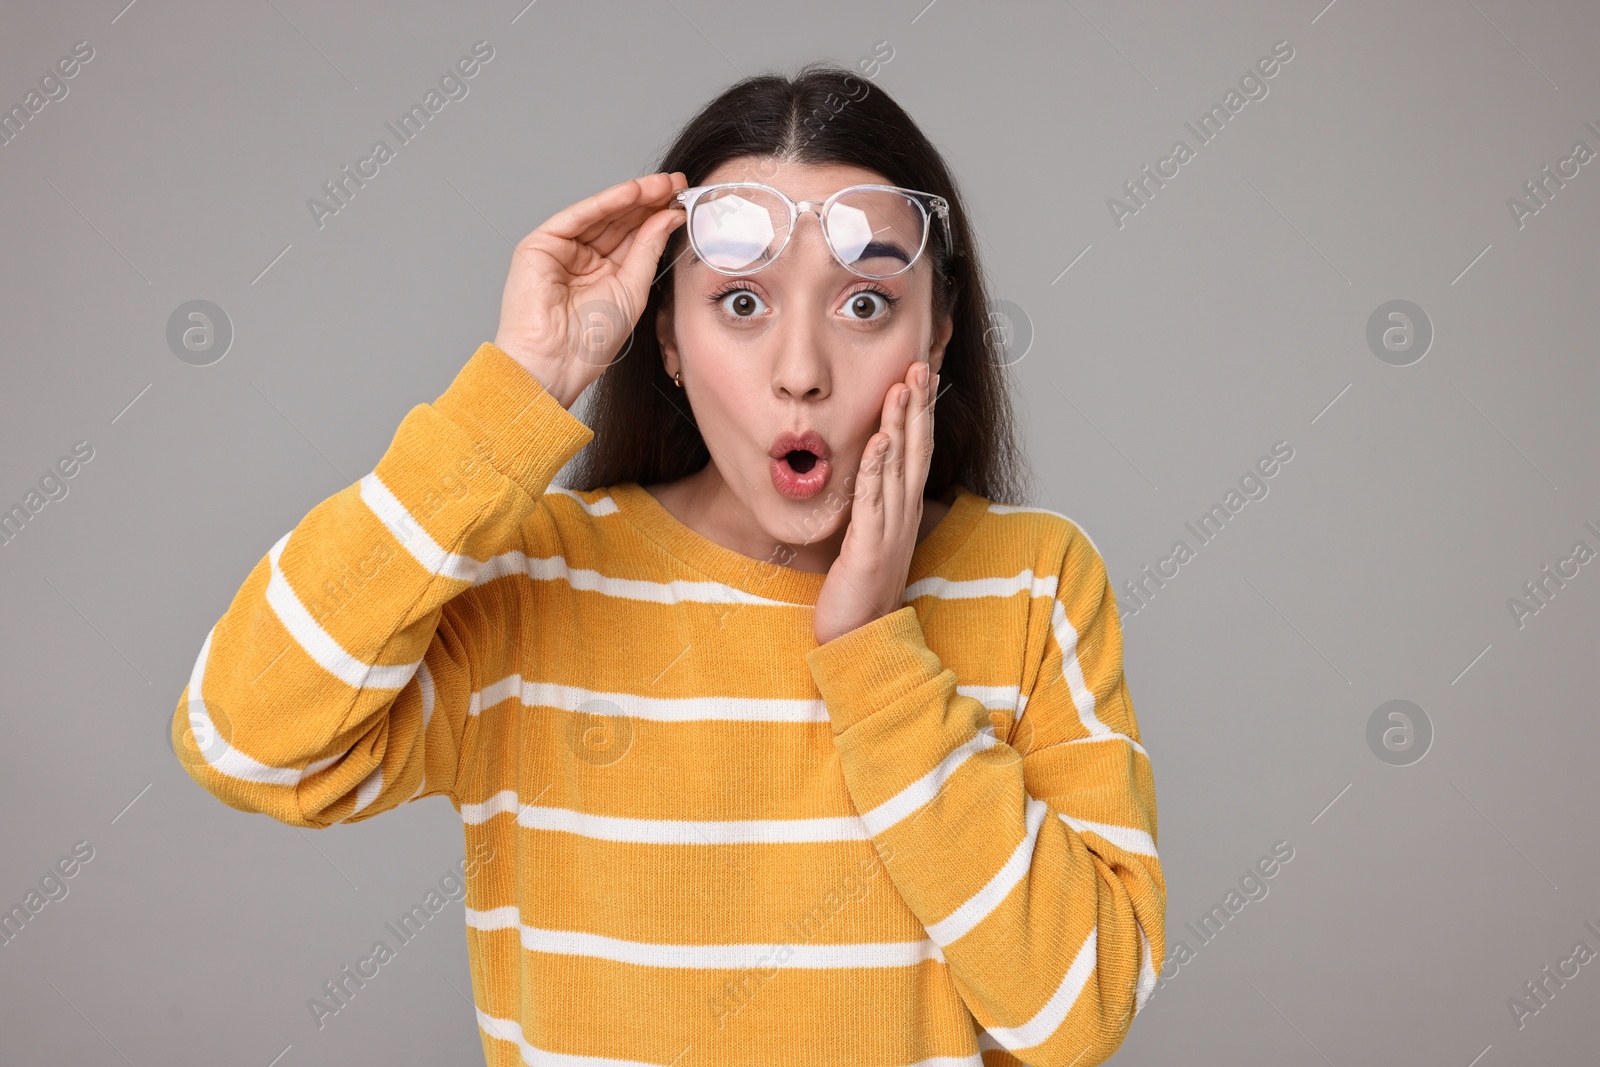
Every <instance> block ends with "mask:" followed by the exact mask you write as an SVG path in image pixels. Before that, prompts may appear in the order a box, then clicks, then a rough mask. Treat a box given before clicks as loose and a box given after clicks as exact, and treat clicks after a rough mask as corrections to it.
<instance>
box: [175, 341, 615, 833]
mask: <svg viewBox="0 0 1600 1067" xmlns="http://www.w3.org/2000/svg"><path fill="white" fill-rule="evenodd" d="M593 436H594V432H593V431H592V430H591V429H590V428H589V427H587V426H586V425H584V423H583V422H582V421H581V420H579V419H578V418H577V417H576V416H574V415H572V414H571V413H570V412H569V411H567V409H566V408H564V407H562V406H561V404H560V402H559V401H557V400H556V399H555V397H553V396H552V395H550V394H549V393H548V392H546V391H545V389H544V387H543V386H542V385H541V384H540V383H539V380H538V379H537V378H535V377H534V376H533V375H532V374H529V373H528V372H527V370H526V369H524V368H523V367H522V366H521V365H520V364H518V363H517V362H516V361H515V360H513V359H512V358H511V357H510V356H508V355H506V354H505V353H504V352H503V351H501V350H500V349H499V348H497V347H495V346H494V345H493V344H489V343H485V344H483V345H481V346H480V347H479V348H478V350H477V351H476V352H475V353H474V354H473V355H472V357H471V358H470V359H469V360H468V361H467V363H466V365H465V366H464V367H462V369H461V371H460V372H459V373H458V374H457V375H456V378H455V380H454V381H453V382H452V383H451V384H450V386H449V388H448V389H446V390H445V392H444V393H443V394H442V395H440V396H439V398H438V399H437V400H436V401H434V403H433V404H431V405H430V404H419V405H417V406H416V407H414V408H412V409H411V410H410V411H409V412H408V413H407V414H406V416H405V418H404V419H403V420H402V421H401V423H400V426H399V429H398V430H397V431H396V433H395V435H394V439H393V441H392V442H391V443H390V445H389V448H388V449H387V451H385V452H384V454H383V456H382V457H381V458H380V459H379V461H378V463H377V466H376V467H375V468H374V469H373V471H372V472H371V473H370V474H368V475H366V476H365V477H363V478H362V479H361V480H360V481H359V482H357V483H355V484H353V485H349V486H346V487H345V488H344V489H341V490H340V491H339V492H337V493H335V494H333V495H332V496H330V497H328V498H327V499H326V500H323V501H322V502H321V503H319V504H317V505H316V506H315V507H314V508H312V509H311V510H310V512H308V513H307V514H306V516H305V517H304V518H303V519H301V520H300V522H299V523H298V524H297V525H296V526H295V527H294V529H292V530H290V531H289V532H288V533H286V534H284V535H283V537H281V538H280V539H279V540H278V542H277V543H276V544H274V545H273V546H272V548H271V549H269V550H268V552H267V553H266V555H265V556H263V557H262V558H261V559H260V560H259V561H258V562H257V563H256V565H255V567H254V568H253V569H252V570H251V572H250V574H249V577H247V578H246V579H245V582H244V585H243V586H242V587H241V588H240V589H239V591H238V592H237V593H236V594H235V595H234V597H233V600H232V602H231V604H230V605H229V607H228V609H227V611H226V612H225V613H224V614H223V616H222V618H221V619H220V620H218V622H217V623H216V625H215V626H213V627H212V629H211V632H210V633H209V634H207V635H206V638H205V641H204V642H203V643H202V645H201V647H200V654H199V658H198V659H197V660H196V662H195V665H194V670H193V673H192V674H191V675H190V678H189V683H188V685H187V686H186V687H185V688H184V691H183V693H182V695H181V697H180V698H179V701H178V708H177V711H176V712H175V714H174V715H173V720H172V723H171V727H170V728H171V731H172V740H173V744H174V750H175V751H176V752H177V753H178V757H179V761H180V763H181V764H182V765H183V767H184V769H185V771H187V772H188V774H189V776H190V777H191V778H193V779H194V780H195V781H196V782H198V783H199V784H200V785H201V786H202V787H203V788H205V789H206V790H207V791H208V792H209V793H211V794H212V795H214V796H216V797H217V798H218V799H220V800H221V801H222V802H223V803H225V804H227V805H229V806H230V807H233V808H238V809H240V810H242V811H251V812H260V813H264V814H266V815H269V816H271V817H272V818H274V819H277V820H279V821H280V822H284V823H287V824H289V825H291V826H303V827H318V828H320V827H327V826H331V825H333V824H334V823H339V822H354V821H359V820H362V819H368V818H371V817H372V816H374V815H376V814H378V813H379V812H382V811H387V810H388V809H390V808H393V807H396V806H398V805H399V804H401V803H404V802H405V801H408V800H414V799H417V798H418V797H422V796H429V795H432V794H435V793H443V794H445V795H446V796H449V797H450V798H451V800H452V802H454V803H455V804H456V806H457V807H458V808H459V806H460V799H459V797H458V796H457V794H456V776H457V772H458V770H459V768H460V763H461V746H462V737H463V734H464V732H465V730H466V724H467V717H468V715H469V713H470V712H469V706H470V702H471V700H472V698H473V694H474V692H475V690H476V689H477V688H478V687H479V686H480V685H481V684H482V681H483V679H482V678H480V677H479V676H478V671H477V669H476V668H477V667H479V666H481V663H480V660H479V655H480V653H479V651H478V650H479V648H480V647H482V643H483V640H484V637H485V636H486V635H487V634H488V633H490V632H492V630H493V629H494V619H495V617H497V616H503V615H504V613H506V612H509V611H512V610H514V606H513V605H512V604H511V601H512V599H513V598H514V596H515V587H514V585H513V583H510V582H498V583H495V585H494V586H493V587H491V588H490V589H486V590H480V591H478V592H477V593H475V594H474V595H472V596H460V594H461V593H463V592H465V591H467V590H469V589H472V588H473V587H474V586H479V585H483V584H484V583H486V582H490V581H491V580H493V579H495V578H498V577H501V576H502V575H504V574H506V573H508V568H512V569H514V568H516V567H519V566H520V557H519V555H518V554H517V552H516V551H514V550H517V549H521V548H522V547H523V542H522V531H523V528H524V523H525V520H526V519H527V518H528V517H529V516H530V515H531V514H532V513H533V512H534V511H536V510H537V509H539V508H541V507H544V506H545V505H544V503H543V500H542V497H543V495H544V492H545V490H546V487H547V486H548V485H549V483H550V481H551V479H553V478H554V477H555V475H556V473H557V472H559V471H560V469H561V468H562V467H563V466H564V465H565V464H566V463H567V461H568V460H569V459H570V458H571V457H572V456H573V455H574V454H575V453H576V452H577V451H578V450H579V449H580V448H582V447H583V446H584V445H585V444H586V443H588V441H589V440H590V439H591V438H592V437H593ZM501 553H506V554H505V555H503V556H501V555H500V554H501Z"/></svg>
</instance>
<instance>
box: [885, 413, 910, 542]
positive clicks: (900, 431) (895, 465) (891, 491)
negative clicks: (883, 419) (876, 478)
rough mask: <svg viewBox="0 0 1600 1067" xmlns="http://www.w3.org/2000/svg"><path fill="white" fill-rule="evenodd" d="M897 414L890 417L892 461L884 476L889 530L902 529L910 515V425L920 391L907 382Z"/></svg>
mask: <svg viewBox="0 0 1600 1067" xmlns="http://www.w3.org/2000/svg"><path fill="white" fill-rule="evenodd" d="M899 392H900V395H899V396H898V397H897V398H896V402H895V408H894V414H893V415H892V416H891V418H890V423H889V436H890V438H891V439H892V443H891V444H890V446H889V462H888V463H887V464H885V470H884V475H883V498H884V505H883V511H884V523H885V524H886V526H887V528H888V529H889V530H898V529H900V524H901V523H902V522H903V521H904V520H905V513H906V492H905V486H906V442H907V440H908V433H907V428H908V427H909V426H910V415H911V400H912V396H913V395H914V394H915V392H916V390H915V389H914V388H913V387H912V386H911V385H909V384H907V383H906V382H901V383H900V385H899Z"/></svg>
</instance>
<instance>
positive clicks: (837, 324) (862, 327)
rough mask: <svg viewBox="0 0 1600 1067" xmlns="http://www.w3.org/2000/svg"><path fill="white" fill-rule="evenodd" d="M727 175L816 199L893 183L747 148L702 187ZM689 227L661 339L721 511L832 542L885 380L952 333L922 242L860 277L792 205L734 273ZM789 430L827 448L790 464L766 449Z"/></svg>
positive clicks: (779, 537)
mask: <svg viewBox="0 0 1600 1067" xmlns="http://www.w3.org/2000/svg"><path fill="white" fill-rule="evenodd" d="M729 181H759V182H763V183H765V184H767V185H770V186H772V187H773V188H775V189H778V190H779V191H781V192H783V193H785V194H787V195H788V196H789V197H790V198H791V199H793V200H795V201H801V200H813V201H816V202H818V203H821V202H822V201H824V200H826V199H827V198H828V197H829V196H830V195H832V194H833V193H835V192H837V191H838V190H840V189H842V188H844V187H845V186H848V185H856V184H860V183H864V182H875V183H880V184H885V185H892V184H895V183H893V182H890V181H889V180H888V179H886V178H884V177H883V176H882V175H880V174H877V173H875V172H873V171H870V170H864V169H862V168H859V167H854V166H848V165H828V166H814V165H801V164H776V163H773V162H772V161H770V160H752V159H744V160H734V161H732V162H730V163H728V164H725V165H723V166H722V167H720V168H718V169H717V170H715V171H713V172H712V173H711V174H709V175H707V176H706V177H705V178H704V179H703V180H702V181H701V183H700V184H702V185H713V184H716V183H718V182H729ZM935 224H936V223H935ZM680 229H682V227H680ZM687 238H688V234H687V233H686V232H685V233H684V234H683V238H682V240H683V241H684V244H683V245H682V246H681V248H682V251H681V252H680V254H679V255H678V258H677V261H676V263H675V265H674V268H673V276H674V278H673V294H672V301H671V306H670V307H663V309H662V314H661V316H660V317H659V318H658V320H657V336H658V337H659V339H660V341H661V349H662V357H663V362H664V363H665V365H666V371H667V374H668V375H671V374H673V373H675V372H681V374H682V376H683V379H682V380H683V389H684V393H685V394H687V397H688V400H689V403H690V404H691V405H692V407H693V409H694V415H695V421H696V422H697V423H698V424H699V427H700V432H701V434H702V436H703V437H704V438H705V441H706V445H707V447H708V448H709V450H710V452H711V465H712V467H714V468H715V472H714V473H715V475H716V476H718V477H717V479H716V480H718V481H720V482H721V483H723V484H722V485H719V486H716V487H715V488H716V490H717V491H716V492H715V494H713V495H714V496H715V497H716V498H717V500H716V503H715V505H714V508H715V509H717V510H721V511H723V514H722V516H721V520H720V521H721V522H722V523H723V525H724V526H726V525H729V523H730V521H731V520H730V515H729V513H730V512H732V511H733V510H734V509H733V508H732V501H734V500H736V501H737V502H738V503H740V504H742V505H743V509H742V510H743V511H744V512H747V513H748V514H749V515H751V516H753V517H754V519H755V521H756V523H757V524H759V526H760V527H761V531H762V532H763V533H764V534H765V535H766V537H767V538H769V539H770V540H774V541H782V542H788V543H794V544H809V543H813V542H818V541H828V540H830V539H838V540H842V536H843V529H844V526H845V524H846V522H847V520H848V517H849V503H850V501H851V499H852V496H853V494H852V490H853V487H854V485H855V480H856V472H857V471H858V470H859V468H860V465H861V456H862V453H863V451H864V450H865V448H866V445H867V441H868V439H869V438H871V437H872V435H873V434H874V433H876V432H877V431H878V430H879V428H880V423H881V420H882V414H883V405H884V400H885V396H886V394H887V392H888V390H889V387H890V386H891V385H893V384H894V383H895V382H898V381H902V380H904V378H905V375H906V371H907V369H908V368H909V367H910V366H911V364H912V363H913V362H916V361H919V360H926V361H928V362H929V363H930V374H931V373H937V372H938V369H939V364H940V362H941V360H942V358H943V354H944V347H945V344H946V342H948V340H949V338H950V332H951V322H950V320H949V318H948V316H946V317H945V318H944V320H943V321H942V322H941V323H938V324H935V323H934V321H933V278H932V271H933V260H932V256H931V254H930V252H928V251H926V250H925V251H924V252H923V254H922V256H920V257H919V258H918V259H917V261H916V263H915V264H914V265H913V266H912V267H911V269H910V270H907V271H904V272H903V273H901V274H898V275H896V276H894V277H892V278H882V279H869V278H863V277H861V276H860V275H858V274H855V273H853V272H852V271H850V270H847V269H846V268H844V267H842V266H840V265H839V263H838V261H837V260H835V259H834V258H833V254H832V253H831V252H830V251H829V249H828V246H827V242H826V241H825V240H824V238H823V235H822V228H821V226H820V225H819V222H818V219H817V217H816V216H815V215H814V214H810V213H808V212H802V213H801V214H800V215H799V217H798V218H797V220H796V222H795V228H794V231H793V233H792V234H791V235H790V237H789V243H788V245H787V247H785V248H784V250H783V253H782V255H780V256H779V257H778V259H777V260H775V261H774V262H772V263H769V264H768V265H767V266H766V267H763V268H762V269H761V270H759V271H757V272H755V273H754V274H749V275H744V276H739V277H732V276H729V275H725V274H720V273H718V272H716V271H714V270H712V269H711V268H710V267H708V266H707V265H706V264H705V263H704V262H703V261H702V260H701V259H700V257H699V256H697V255H695V254H694V252H692V251H690V250H689V249H688V244H687ZM932 240H933V238H932V236H931V235H930V237H929V241H930V243H931V241H932ZM786 433H793V434H796V435H801V436H804V435H806V434H808V433H815V434H816V435H818V437H820V439H821V444H822V447H821V449H820V450H819V451H821V452H822V453H823V454H824V455H825V456H826V458H825V459H821V460H820V461H819V462H817V463H815V464H810V469H809V470H802V469H800V468H803V467H807V466H808V464H809V460H808V458H807V457H806V456H804V455H795V454H793V453H791V454H790V455H789V458H785V459H774V458H773V456H772V455H771V454H770V453H772V452H773V451H774V450H777V451H780V452H781V451H782V450H783V449H784V447H785V445H784V442H782V441H780V440H779V439H780V437H781V436H782V435H784V434H786ZM791 443H793V442H791ZM707 473H708V474H710V473H713V472H710V471H708V472H707ZM709 480H710V479H708V481H709ZM701 488H702V489H703V490H704V489H707V487H705V486H702V487H701Z"/></svg>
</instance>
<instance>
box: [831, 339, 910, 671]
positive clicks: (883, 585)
mask: <svg viewBox="0 0 1600 1067" xmlns="http://www.w3.org/2000/svg"><path fill="white" fill-rule="evenodd" d="M930 376H931V377H932V380H931V381H930V380H928V379H929V377H930ZM938 388H939V378H938V375H934V374H932V371H931V368H930V367H929V366H928V364H927V363H926V362H924V361H922V360H918V361H917V362H915V363H913V364H911V366H910V367H908V368H907V369H906V376H905V379H904V380H903V381H898V382H896V383H894V384H893V385H891V386H890V387H889V391H888V392H887V393H886V394H885V395H884V398H883V414H882V418H881V419H880V421H879V424H878V425H879V430H878V432H877V433H875V434H873V435H872V438H871V440H869V441H868V442H867V448H866V451H865V452H864V453H862V456H861V468H860V470H858V471H857V472H856V480H855V492H854V494H853V499H852V502H851V505H850V525H849V527H848V528H846V530H845V535H844V545H843V546H842V547H841V548H840V550H839V558H838V559H836V560H834V561H833V566H831V567H829V568H828V576H827V578H826V579H824V580H823V583H822V591H821V592H820V593H819V594H818V595H817V607H816V614H815V617H814V619H813V621H812V626H813V629H814V631H815V633H816V638H817V644H819V645H821V644H826V643H827V642H829V641H831V640H833V639H834V638H835V637H839V636H842V635H843V634H847V633H849V632H850V631H851V630H854V629H856V628H857V627H860V626H865V625H866V624H867V623H869V622H873V621H875V620H877V619H881V618H883V617H884V616H885V615H888V614H890V613H891V612H894V611H897V610H899V609H900V608H901V607H902V606H903V605H902V603H901V601H902V600H903V599H904V597H905V591H906V575H907V574H908V573H909V572H910V570H911V555H912V553H913V552H915V551H916V547H917V532H918V530H919V529H920V528H921V526H922V490H923V487H924V486H926V485H927V481H928V467H929V465H930V464H931V463H932V462H933V400H934V398H935V397H936V396H937V395H938Z"/></svg>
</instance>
